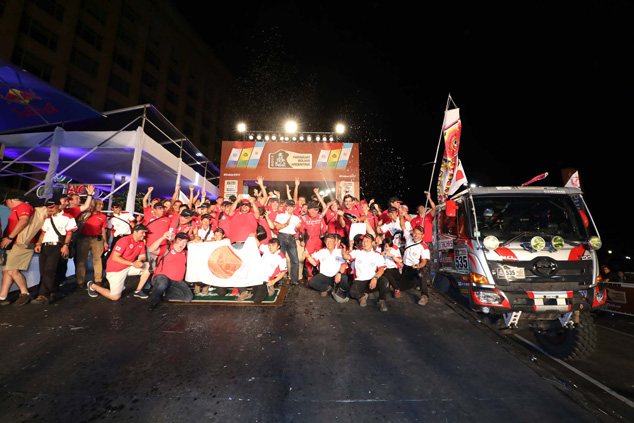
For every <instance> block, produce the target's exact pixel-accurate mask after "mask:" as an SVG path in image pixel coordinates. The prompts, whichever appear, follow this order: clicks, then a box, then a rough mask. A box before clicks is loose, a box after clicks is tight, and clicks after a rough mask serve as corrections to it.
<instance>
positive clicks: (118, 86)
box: [108, 73, 130, 95]
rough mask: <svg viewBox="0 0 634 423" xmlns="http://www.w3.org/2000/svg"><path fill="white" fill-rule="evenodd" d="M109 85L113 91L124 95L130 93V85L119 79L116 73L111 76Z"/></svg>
mask: <svg viewBox="0 0 634 423" xmlns="http://www.w3.org/2000/svg"><path fill="white" fill-rule="evenodd" d="M108 85H109V86H110V88H112V89H113V90H115V91H117V92H119V93H121V94H123V95H128V94H129V93H130V84H129V83H128V82H127V81H125V80H124V79H123V78H120V77H118V76H117V75H115V74H114V73H111V74H110V80H109V81H108Z"/></svg>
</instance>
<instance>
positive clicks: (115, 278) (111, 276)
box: [106, 266, 145, 295]
mask: <svg viewBox="0 0 634 423" xmlns="http://www.w3.org/2000/svg"><path fill="white" fill-rule="evenodd" d="M144 268H145V266H143V267H142V268H140V269H137V268H136V267H132V266H130V267H127V268H125V269H123V270H120V271H118V272H106V279H108V283H109V284H110V295H117V294H121V293H122V292H123V288H125V278H127V277H128V276H138V275H140V274H141V273H143V269H144Z"/></svg>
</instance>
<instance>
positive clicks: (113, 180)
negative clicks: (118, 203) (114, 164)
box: [108, 172, 117, 211]
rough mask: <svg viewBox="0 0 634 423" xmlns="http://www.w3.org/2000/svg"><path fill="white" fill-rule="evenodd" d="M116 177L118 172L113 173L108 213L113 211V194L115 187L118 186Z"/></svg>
mask: <svg viewBox="0 0 634 423" xmlns="http://www.w3.org/2000/svg"><path fill="white" fill-rule="evenodd" d="M116 177H117V172H112V182H111V183H110V198H109V199H108V211H112V192H113V191H114V187H115V184H116V180H115V178H116Z"/></svg>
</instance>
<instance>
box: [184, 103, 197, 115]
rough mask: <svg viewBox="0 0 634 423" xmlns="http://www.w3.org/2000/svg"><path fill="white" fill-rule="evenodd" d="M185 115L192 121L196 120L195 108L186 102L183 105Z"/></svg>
mask: <svg viewBox="0 0 634 423" xmlns="http://www.w3.org/2000/svg"><path fill="white" fill-rule="evenodd" d="M185 113H186V114H187V116H189V117H190V118H192V119H194V118H196V107H195V106H193V105H192V104H191V103H190V102H187V103H186V104H185Z"/></svg>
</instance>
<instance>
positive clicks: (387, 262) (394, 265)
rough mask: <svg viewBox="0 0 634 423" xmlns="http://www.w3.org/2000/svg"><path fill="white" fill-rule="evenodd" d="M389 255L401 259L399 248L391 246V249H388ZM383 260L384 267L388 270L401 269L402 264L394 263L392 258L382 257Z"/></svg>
mask: <svg viewBox="0 0 634 423" xmlns="http://www.w3.org/2000/svg"><path fill="white" fill-rule="evenodd" d="M389 253H390V254H391V255H392V256H393V257H398V258H400V259H402V257H401V250H400V248H398V247H396V246H394V245H392V247H391V248H390V249H389ZM383 257H384V259H385V266H386V267H387V268H388V269H400V268H402V267H403V262H401V263H397V262H396V261H394V258H392V257H390V256H383Z"/></svg>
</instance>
